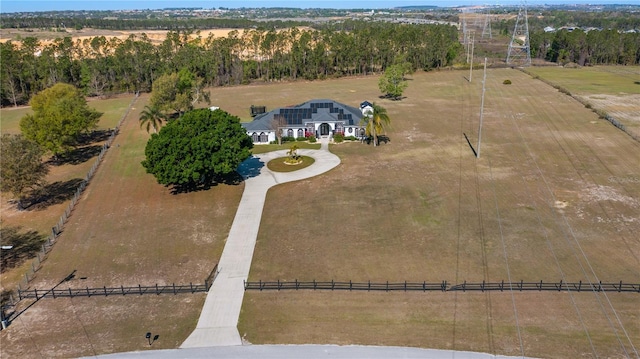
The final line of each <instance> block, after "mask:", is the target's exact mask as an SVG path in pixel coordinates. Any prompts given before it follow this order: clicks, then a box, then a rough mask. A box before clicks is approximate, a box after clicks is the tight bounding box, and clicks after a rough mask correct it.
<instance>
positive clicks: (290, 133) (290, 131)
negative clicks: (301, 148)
mask: <svg viewBox="0 0 640 359" xmlns="http://www.w3.org/2000/svg"><path fill="white" fill-rule="evenodd" d="M287 137H293V130H292V129H288V130H287Z"/></svg>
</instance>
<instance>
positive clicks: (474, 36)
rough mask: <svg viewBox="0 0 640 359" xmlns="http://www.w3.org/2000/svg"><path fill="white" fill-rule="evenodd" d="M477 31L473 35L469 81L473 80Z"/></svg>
mask: <svg viewBox="0 0 640 359" xmlns="http://www.w3.org/2000/svg"><path fill="white" fill-rule="evenodd" d="M475 39H476V33H475V32H474V33H473V36H472V37H471V64H470V65H469V82H471V76H473V48H474V47H475Z"/></svg>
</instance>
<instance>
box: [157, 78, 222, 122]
mask: <svg viewBox="0 0 640 359" xmlns="http://www.w3.org/2000/svg"><path fill="white" fill-rule="evenodd" d="M202 89H203V80H202V79H201V78H198V77H196V76H195V75H194V74H193V73H192V72H191V71H189V70H187V69H182V70H180V72H174V73H171V74H168V75H162V76H160V77H159V78H158V79H157V80H155V81H154V82H153V85H152V91H151V100H150V102H151V107H156V108H158V109H159V110H160V111H162V112H165V113H169V112H171V111H173V112H177V113H183V112H185V111H189V110H192V109H193V107H194V105H195V104H196V103H198V102H201V101H205V102H207V103H210V102H211V101H210V99H209V93H208V92H206V91H203V90H202Z"/></svg>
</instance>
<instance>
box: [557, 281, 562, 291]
mask: <svg viewBox="0 0 640 359" xmlns="http://www.w3.org/2000/svg"><path fill="white" fill-rule="evenodd" d="M561 290H562V279H560V285H559V286H558V292H559V291H561Z"/></svg>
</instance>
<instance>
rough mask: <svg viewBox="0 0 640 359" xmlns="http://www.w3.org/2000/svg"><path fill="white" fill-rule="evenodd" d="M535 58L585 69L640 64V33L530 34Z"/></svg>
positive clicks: (532, 53) (610, 30) (561, 32)
mask: <svg viewBox="0 0 640 359" xmlns="http://www.w3.org/2000/svg"><path fill="white" fill-rule="evenodd" d="M529 39H530V46H531V57H532V58H539V59H545V60H547V61H552V62H556V63H559V64H563V65H564V64H567V63H569V62H574V63H577V64H578V65H580V66H585V65H638V64H640V33H634V32H620V31H618V30H616V29H607V30H591V31H588V32H586V31H583V30H581V29H574V30H571V31H570V30H568V29H562V30H559V31H556V32H544V31H535V32H530V37H529Z"/></svg>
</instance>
